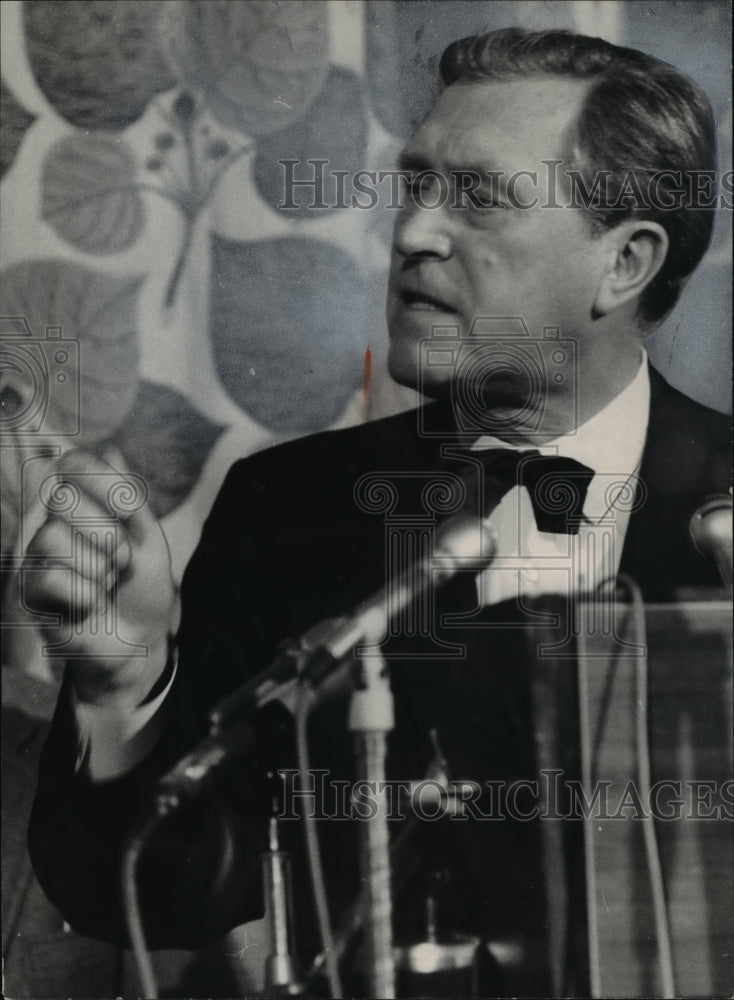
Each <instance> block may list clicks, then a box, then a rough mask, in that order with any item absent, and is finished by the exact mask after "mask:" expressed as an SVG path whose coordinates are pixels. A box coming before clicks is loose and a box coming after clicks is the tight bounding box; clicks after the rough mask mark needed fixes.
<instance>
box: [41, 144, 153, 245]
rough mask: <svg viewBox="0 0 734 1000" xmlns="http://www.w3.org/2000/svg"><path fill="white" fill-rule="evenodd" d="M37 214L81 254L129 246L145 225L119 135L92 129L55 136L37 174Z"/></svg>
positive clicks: (128, 153) (129, 155)
mask: <svg viewBox="0 0 734 1000" xmlns="http://www.w3.org/2000/svg"><path fill="white" fill-rule="evenodd" d="M41 193H42V207H41V214H42V215H43V218H44V219H45V220H46V222H48V224H49V225H50V226H52V227H53V228H54V229H55V230H56V232H57V233H58V234H59V236H61V237H62V238H63V239H65V240H68V242H69V243H71V244H72V245H73V246H75V247H76V248H77V249H78V250H83V251H85V253H98V254H107V253H118V252H120V251H121V250H126V249H127V248H128V247H130V246H132V244H133V243H134V242H135V240H136V239H137V238H138V237H139V236H140V233H141V232H142V230H143V226H144V223H145V214H144V208H143V201H142V199H141V197H140V192H139V190H138V189H137V188H136V187H135V157H134V155H133V151H132V149H131V147H130V146H129V145H128V144H127V143H126V142H125V140H124V139H121V138H119V137H113V136H111V135H105V134H103V133H96V134H93V135H70V136H66V137H65V138H63V139H59V141H58V142H56V143H54V145H53V146H52V147H51V149H50V150H49V151H48V155H47V157H46V160H45V162H44V164H43V174H42V177H41Z"/></svg>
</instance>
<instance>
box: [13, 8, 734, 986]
mask: <svg viewBox="0 0 734 1000" xmlns="http://www.w3.org/2000/svg"><path fill="white" fill-rule="evenodd" d="M2 17H3V25H2V28H3V30H2V46H3V60H2V62H3V79H2V94H1V98H2V118H1V122H0V141H1V156H0V169H1V171H2V191H1V193H2V221H3V233H2V244H1V246H0V251H1V257H2V259H1V263H0V268H1V271H0V317H2V321H1V322H0V335H1V336H2V340H1V341H0V346H2V358H1V359H0V380H1V381H2V407H3V409H2V430H3V434H2V440H1V441H0V443H1V444H2V452H1V455H0V457H1V458H2V472H3V476H2V495H1V499H2V514H3V522H2V523H3V529H2V530H3V534H2V554H3V556H4V557H5V559H6V567H9V568H10V573H9V575H10V577H11V579H12V570H13V568H14V567H15V566H16V565H17V560H16V558H15V555H14V553H15V545H16V541H17V539H18V537H19V533H20V530H21V527H22V526H23V524H24V522H23V520H22V519H23V518H24V517H25V516H26V514H28V513H29V512H28V511H27V510H26V508H25V501H24V500H22V499H21V497H25V496H26V495H27V491H26V492H24V490H23V483H24V481H25V480H24V474H25V473H24V470H25V468H26V466H29V465H30V466H33V463H41V465H43V463H48V462H50V461H51V460H52V457H53V455H54V454H58V452H59V450H61V449H63V448H67V447H78V446H81V447H85V448H89V449H93V450H95V451H101V452H102V453H104V454H106V453H107V452H106V449H107V448H108V447H109V446H110V445H112V446H114V447H115V448H116V449H117V452H118V453H121V455H122V457H123V459H124V461H125V463H126V464H127V466H128V467H129V468H130V469H131V470H132V471H133V472H135V473H136V474H138V475H140V476H142V477H144V479H145V480H146V482H147V484H148V488H149V492H150V498H151V504H152V507H153V509H154V511H155V513H156V514H157V516H158V517H160V518H161V523H162V525H163V528H164V530H165V532H166V535H167V537H168V539H169V543H170V546H171V551H172V556H173V563H174V570H175V573H176V574H177V575H178V576H180V574H181V573H182V571H183V568H184V566H185V564H186V561H187V560H188V558H189V555H190V553H191V551H192V550H193V547H194V545H195V544H196V540H197V538H198V534H199V531H200V528H201V525H202V523H203V520H204V518H205V517H206V515H207V513H208V510H209V508H210V506H211V503H212V501H213V499H214V497H215V495H216V492H217V490H218V488H219V486H220V485H221V482H222V480H223V478H224V476H225V474H226V472H227V469H228V468H229V466H230V464H231V463H232V462H233V461H235V460H236V459H238V458H240V457H243V456H245V455H248V454H250V453H252V452H254V451H256V450H258V449H261V448H264V447H267V446H268V445H271V444H273V443H274V442H277V441H280V440H283V439H284V438H286V437H289V436H293V435H298V434H304V433H308V432H312V431H316V430H320V429H322V428H325V427H333V426H339V425H344V424H347V423H349V422H356V421H361V420H364V419H369V418H372V417H377V416H381V415H383V414H387V413H389V412H392V411H394V410H396V409H397V408H400V407H404V406H407V405H413V404H414V403H415V402H416V397H415V396H414V395H413V394H412V393H409V392H407V391H404V390H398V389H397V387H395V386H394V385H392V384H391V383H390V382H389V380H388V379H387V377H386V375H385V370H384V356H385V347H386V333H385V326H384V319H383V298H384V291H385V276H386V269H387V262H388V252H389V241H390V230H391V226H392V221H393V217H392V214H391V213H390V211H387V210H385V209H383V208H381V207H379V206H378V207H377V208H375V209H373V210H370V211H360V210H347V209H336V208H334V209H327V210H318V209H314V208H309V207H306V193H307V192H305V189H303V188H300V189H297V190H296V193H295V195H294V199H293V202H294V203H293V206H292V207H291V208H287V209H285V208H282V207H280V206H281V204H282V202H283V200H284V198H283V172H282V167H281V166H280V164H279V162H278V161H280V160H296V161H299V162H300V164H301V167H300V168H299V169H300V170H303V169H304V168H303V165H304V164H305V161H307V160H309V159H312V160H326V161H328V165H329V167H330V169H331V170H334V171H336V170H341V171H346V172H347V173H348V174H351V173H352V172H353V171H355V170H358V169H360V168H365V169H389V168H390V167H391V166H392V165H393V164H394V159H395V155H396V153H397V151H398V150H399V148H400V146H401V144H402V142H403V141H404V139H405V138H406V137H407V135H408V134H409V133H410V131H411V129H412V128H413V127H414V126H415V124H416V122H417V121H418V120H419V119H420V118H421V117H422V115H423V114H424V113H425V112H426V110H427V109H428V108H429V106H430V104H431V100H432V97H433V95H434V94H435V86H436V70H437V66H438V59H439V56H440V53H441V51H442V50H443V48H444V46H445V45H446V44H447V43H448V41H450V40H451V39H453V38H457V37H460V36H462V35H467V34H470V33H472V32H476V31H481V30H485V29H488V28H493V27H503V26H506V25H510V24H517V23H519V24H522V25H525V26H528V27H534V28H543V27H572V28H573V27H575V28H577V29H578V30H581V31H585V32H587V33H590V34H601V35H603V36H605V37H607V38H609V39H610V40H612V41H619V42H622V43H625V42H629V43H630V44H633V45H638V46H639V47H641V48H645V49H647V50H648V51H651V52H653V53H654V54H656V55H659V56H661V57H662V58H665V59H668V60H669V61H671V62H673V63H675V64H677V65H679V66H681V67H682V68H684V69H688V71H689V72H691V74H692V75H694V76H695V77H696V78H697V79H699V80H700V82H701V83H702V84H703V86H704V87H705V88H706V89H707V90H708V91H709V93H710V95H711V97H712V99H713V101H714V106H715V109H716V112H717V114H718V116H719V125H720V130H721V135H722V149H724V150H728V148H729V145H730V134H731V105H730V103H729V93H728V66H729V48H728V46H729V41H728V40H729V30H728V29H729V13H728V5H727V4H725V3H723V2H718V0H711V2H699V3H697V4H696V5H695V13H693V14H692V12H691V9H690V5H688V4H687V3H685V2H674V0H664V2H661V0H657V2H646V0H639V2H634V3H625V2H621V0H620V2H615V0H611V2H606V0H602V2H595V3H581V2H579V3H570V2H567V0H558V2H555V3H546V2H521V0H513V2H487V3H484V2H465V0H451V2H441V0H435V2H430V3H429V2H396V3H393V2H391V0H380V2H371V0H364V2H360V0H349V2H345V0H333V2H318V0H317V2H300V0H289V2H287V3H284V2H278V0H204V2H195V0H188V2H187V0H155V2H153V0H124V2H122V0H93V2H88V0H28V2H25V3H20V2H17V0H5V2H4V3H3V4H2ZM723 166H727V164H723ZM296 176H298V177H303V176H304V174H303V173H300V172H299V173H297V175H296ZM724 221H726V220H724ZM728 239H729V237H728V233H727V226H726V225H721V226H720V227H719V230H718V234H717V237H716V240H715V243H714V246H713V248H712V250H711V252H710V253H709V255H708V258H707V263H706V265H705V266H704V267H703V268H702V269H701V270H700V272H699V273H698V274H697V275H696V276H695V277H694V279H693V280H692V281H691V283H690V286H689V289H687V291H686V295H685V296H684V299H683V302H682V304H681V306H680V307H679V308H678V309H677V310H676V311H675V313H674V314H673V316H672V317H671V318H670V319H669V321H668V322H667V323H666V325H665V327H664V328H663V329H662V330H661V331H660V332H659V333H658V334H656V337H655V341H654V343H653V345H652V350H653V355H654V358H655V361H656V363H657V364H658V366H659V367H661V368H662V369H663V370H664V371H666V372H667V373H668V374H669V375H670V377H671V378H672V379H673V380H674V381H675V382H676V383H677V384H679V385H681V386H682V387H683V388H685V389H687V390H688V391H689V392H690V394H691V395H693V396H696V397H697V398H699V399H701V400H703V401H705V402H708V403H710V404H713V405H718V406H719V407H720V408H724V407H725V406H726V403H727V401H728V396H729V389H728V374H729V368H730V365H729V362H728V360H727V361H726V362H725V363H722V359H728V358H729V356H730V354H729V316H730V301H729V298H728V296H729V294H730V293H729V265H730V257H731V252H730V244H729V242H728ZM47 329H48V331H49V337H48V338H47V337H46V330H47ZM59 333H60V334H61V335H62V339H63V340H66V341H67V346H66V347H64V346H62V347H59V344H58V334H59ZM368 346H369V348H370V350H371V355H372V359H373V363H372V381H371V385H370V387H369V392H368V393H365V392H364V391H363V372H364V359H365V352H366V350H367V348H368ZM59 352H61V353H59ZM59 358H62V359H63V360H59ZM44 363H45V364H46V365H47V372H46V374H47V375H48V376H50V377H52V383H51V384H52V385H53V391H52V392H51V393H50V394H49V398H48V399H47V400H46V401H45V402H46V403H47V404H48V405H46V406H45V407H44V406H42V407H40V408H39V407H38V406H37V405H36V404H37V402H38V400H37V399H36V395H37V391H38V386H39V378H38V371H39V365H40V366H43V364H44ZM62 369H64V370H63V371H62ZM57 375H64V377H65V379H66V380H65V381H64V382H62V383H59V382H56V381H54V378H55V377H56V376H57ZM41 381H42V379H41ZM41 402H43V400H42V401H41ZM24 427H25V429H26V431H28V428H29V427H30V428H32V433H22V431H23V428H24ZM243 515H244V512H243ZM3 616H4V619H5V621H6V622H9V623H10V624H11V625H15V624H27V621H26V620H25V619H24V618H23V613H22V611H21V609H20V608H19V607H18V606H17V602H16V601H14V599H13V588H12V587H10V586H8V587H7V588H6V593H5V601H4V606H3ZM10 634H12V637H13V642H12V643H4V648H5V649H6V650H10V649H11V648H12V655H11V656H10V659H11V660H12V661H13V662H14V663H17V664H18V665H19V666H21V668H24V669H26V670H30V671H34V672H36V673H38V674H40V675H42V676H43V675H44V663H43V660H42V658H41V657H40V652H39V650H40V644H39V641H38V635H37V633H36V631H35V629H34V628H33V627H29V628H16V629H11V630H10V632H9V635H10ZM10 819H11V820H12V817H11V818H10ZM246 933H247V934H248V935H249V937H244V938H242V939H241V940H239V943H237V944H234V946H227V947H226V949H225V950H226V952H227V953H228V954H229V955H234V954H237V955H240V956H243V957H244V959H245V960H246V959H247V958H248V956H249V957H250V962H249V965H248V963H247V961H240V960H239V959H232V958H230V959H229V964H230V967H231V969H230V971H231V975H232V976H233V977H234V982H233V984H232V985H231V986H230V989H229V992H228V995H235V994H238V995H239V994H244V993H246V992H248V991H249V992H251V990H252V985H251V983H252V980H253V979H254V980H255V981H256V980H257V978H258V977H259V976H260V974H261V969H260V965H261V958H262V945H261V946H260V949H258V947H257V946H255V947H254V948H253V945H254V944H255V945H256V942H257V941H258V940H259V939H258V937H257V932H256V931H253V930H252V929H250V930H248V931H247V932H246ZM258 955H259V956H260V961H258ZM176 969H177V965H176V963H175V962H174V964H173V967H172V968H171V969H170V970H169V972H168V974H169V975H170V977H172V978H171V982H173V981H174V980H175V979H176V977H177V976H178V972H177V971H176ZM158 971H159V976H162V975H165V974H166V973H165V969H164V968H163V967H162V966H159V970H158ZM209 982H210V981H209V979H207V988H208V986H209ZM163 984H164V985H165V978H164V979H163ZM65 989H66V986H65V984H63V983H60V984H59V991H58V992H59V995H61V994H63V995H66V992H64V991H65ZM169 993H170V995H182V993H181V991H180V990H179V991H177V990H176V989H172V990H169ZM187 995H192V994H191V992H187ZM196 995H199V994H196ZM222 995H224V993H222Z"/></svg>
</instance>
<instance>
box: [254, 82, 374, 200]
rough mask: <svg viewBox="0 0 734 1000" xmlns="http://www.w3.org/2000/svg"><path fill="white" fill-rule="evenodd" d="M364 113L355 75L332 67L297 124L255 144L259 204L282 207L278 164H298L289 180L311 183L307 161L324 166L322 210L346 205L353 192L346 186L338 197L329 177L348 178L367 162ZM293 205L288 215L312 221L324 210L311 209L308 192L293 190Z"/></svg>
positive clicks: (311, 192)
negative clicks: (341, 173)
mask: <svg viewBox="0 0 734 1000" xmlns="http://www.w3.org/2000/svg"><path fill="white" fill-rule="evenodd" d="M366 146H367V113H366V110H365V104H364V97H363V94H362V84H361V82H360V80H359V79H358V77H356V76H355V75H354V73H350V72H349V71H348V70H346V69H340V68H337V67H332V69H331V70H330V71H329V76H328V77H327V81H326V84H325V86H324V88H323V90H322V91H321V93H320V94H319V96H318V97H317V98H316V100H315V101H314V103H313V104H312V105H311V107H310V108H309V110H308V111H307V112H306V113H305V114H304V115H303V117H302V118H300V119H299V120H298V121H297V122H294V123H293V124H292V125H289V126H287V127H286V128H284V129H280V130H279V131H278V132H273V133H270V134H269V135H267V136H264V137H262V138H260V139H259V140H258V142H257V158H256V160H255V170H254V178H255V183H256V184H257V187H258V189H259V191H260V194H261V195H262V197H263V199H264V200H265V201H266V202H267V203H268V205H270V207H271V208H273V209H275V210H276V211H284V210H283V209H279V207H278V206H279V205H281V204H283V202H285V201H286V197H285V194H286V192H285V188H284V179H285V173H284V168H283V166H282V165H281V163H280V161H281V160H299V161H300V163H299V165H297V166H296V168H295V171H294V174H293V176H294V178H296V179H298V178H302V177H305V178H309V179H310V178H312V177H313V176H314V169H315V168H314V167H312V166H311V165H310V164H309V163H307V161H308V160H326V161H327V165H326V168H325V171H324V189H323V203H324V204H325V205H327V206H333V205H337V204H339V202H340V201H343V202H346V203H347V204H349V199H350V198H351V195H352V188H351V187H350V186H346V188H345V193H344V195H342V196H341V197H340V192H338V191H337V188H336V183H335V181H334V175H333V171H335V170H346V171H347V172H348V173H347V176H348V177H352V176H354V174H355V173H356V171H357V170H359V169H360V168H361V167H364V165H365V162H366ZM288 194H289V197H290V195H291V194H292V201H293V202H295V204H296V205H298V208H297V209H290V210H288V211H289V214H291V215H296V214H297V215H298V216H300V217H301V218H303V219H307V218H312V217H314V216H315V215H316V214H320V213H322V212H324V211H327V210H328V209H323V208H322V209H319V208H315V207H314V202H315V201H316V198H315V197H314V190H313V188H304V187H296V186H294V188H293V191H292V192H288Z"/></svg>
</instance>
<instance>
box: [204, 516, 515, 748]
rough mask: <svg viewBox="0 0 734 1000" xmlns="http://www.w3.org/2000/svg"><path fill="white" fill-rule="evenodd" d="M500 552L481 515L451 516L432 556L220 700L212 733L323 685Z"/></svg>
mask: <svg viewBox="0 0 734 1000" xmlns="http://www.w3.org/2000/svg"><path fill="white" fill-rule="evenodd" d="M495 550H496V539H495V535H494V532H493V531H492V529H491V527H490V526H489V525H487V524H485V523H483V522H482V521H481V520H480V518H479V517H478V516H477V515H476V514H473V515H469V514H457V515H455V516H453V517H451V518H448V519H447V520H446V521H444V522H443V524H442V525H441V526H440V527H439V529H438V530H437V532H436V538H435V544H434V546H433V551H432V553H431V554H430V555H428V556H424V557H423V558H421V559H418V560H417V561H416V562H414V563H413V564H411V565H410V566H409V567H408V568H407V569H406V570H404V571H403V572H402V573H401V574H399V575H398V576H397V577H396V578H395V579H394V580H392V581H390V582H388V584H387V585H386V586H385V587H381V588H380V589H379V590H378V591H377V592H376V593H374V594H373V595H372V596H371V597H369V598H368V599H367V600H365V601H362V602H361V604H360V605H359V606H358V607H357V608H355V609H354V610H353V611H352V612H351V614H349V615H347V616H345V617H341V618H336V619H330V620H328V621H326V622H322V623H320V624H319V625H317V626H316V627H315V628H313V629H311V630H309V631H308V632H306V633H305V635H304V636H303V637H302V639H301V640H300V642H298V643H291V644H288V645H286V646H284V647H283V648H282V649H281V652H280V654H279V656H278V657H277V658H276V660H275V662H274V663H273V664H271V666H270V667H268V668H267V669H266V670H264V671H262V672H261V673H260V674H258V676H257V677H255V678H254V679H253V680H252V681H250V682H248V683H247V684H245V685H244V686H243V687H242V688H240V689H239V690H238V691H235V692H234V693H233V694H232V695H230V696H229V697H228V698H225V699H224V701H222V702H220V703H219V705H217V707H216V708H215V709H214V710H213V711H212V712H211V713H210V715H209V721H210V723H211V726H212V731H213V732H218V731H220V730H221V729H223V728H224V727H226V726H228V725H230V724H231V723H233V722H235V721H236V720H238V719H241V718H242V717H243V716H246V715H248V714H249V713H251V712H254V711H256V710H257V709H258V708H261V707H262V706H263V705H265V704H267V703H268V702H269V701H272V700H273V699H274V698H278V697H279V696H280V695H282V694H284V693H286V692H287V691H289V690H290V688H291V684H292V681H293V680H295V679H296V678H298V679H299V680H300V682H301V683H305V684H309V685H310V686H311V687H313V688H316V687H318V686H319V685H320V684H322V683H323V682H324V681H325V679H326V678H327V677H328V676H329V675H330V674H331V673H333V672H334V670H336V668H337V667H338V666H339V663H340V661H341V660H343V659H344V657H345V656H346V655H347V654H348V653H350V652H351V650H352V649H353V648H354V646H355V645H357V643H364V644H374V643H377V642H378V641H379V640H380V639H381V638H382V637H383V636H384V635H385V632H386V630H387V625H388V622H389V621H390V620H391V619H392V618H393V617H394V616H395V615H397V614H398V613H399V612H401V611H402V610H403V609H404V608H406V607H407V606H408V605H410V604H411V603H412V602H413V601H415V600H417V598H418V597H419V596H421V595H422V594H424V593H425V592H427V591H428V590H429V589H430V587H431V586H433V587H441V586H442V585H443V584H445V583H447V582H448V581H449V580H450V579H451V578H452V577H453V576H454V575H455V574H456V573H457V572H459V571H460V570H462V569H463V570H466V569H470V570H476V571H477V572H478V571H479V570H482V569H484V568H485V567H486V566H487V565H488V563H489V562H490V561H491V559H492V557H493V556H494V553H495Z"/></svg>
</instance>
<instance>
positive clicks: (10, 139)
mask: <svg viewBox="0 0 734 1000" xmlns="http://www.w3.org/2000/svg"><path fill="white" fill-rule="evenodd" d="M35 120H36V119H35V115H32V114H30V112H28V111H26V110H25V108H22V107H21V106H20V104H18V102H17V101H16V99H15V97H14V96H13V94H12V92H11V91H10V90H9V89H8V88H7V87H6V86H5V83H4V81H0V177H4V176H5V172H6V171H7V170H10V168H11V167H12V165H13V161H14V160H15V157H16V155H17V153H18V149H19V148H20V144H21V142H22V141H23V136H24V135H25V134H26V131H27V130H28V129H29V128H30V126H31V125H32V124H33V122H34V121H35Z"/></svg>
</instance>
